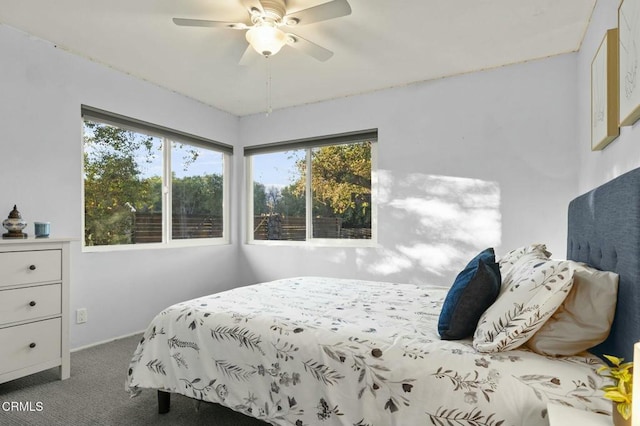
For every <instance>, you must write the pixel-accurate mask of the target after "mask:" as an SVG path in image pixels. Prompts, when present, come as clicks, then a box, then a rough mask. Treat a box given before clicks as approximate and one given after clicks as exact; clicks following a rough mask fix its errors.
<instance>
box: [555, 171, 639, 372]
mask: <svg viewBox="0 0 640 426" xmlns="http://www.w3.org/2000/svg"><path fill="white" fill-rule="evenodd" d="M567 258H568V259H572V260H576V261H579V262H585V263H588V264H590V265H591V266H594V267H595V268H597V269H600V270H607V271H613V272H616V273H618V274H619V275H620V284H619V288H618V304H617V307H616V316H615V319H614V321H613V326H612V328H611V332H610V333H609V337H608V338H607V340H606V341H605V342H604V343H602V344H601V345H598V346H596V347H595V348H593V349H592V352H593V353H595V354H597V355H602V354H609V355H614V356H618V357H624V358H625V359H626V360H628V361H631V360H632V359H633V344H634V343H635V342H637V341H640V168H639V169H635V170H632V171H630V172H627V173H625V174H623V175H621V176H619V177H617V178H615V179H613V180H611V181H609V182H607V183H605V184H603V185H601V186H599V187H598V188H596V189H594V190H592V191H589V192H587V193H586V194H584V195H581V196H579V197H577V198H576V199H574V200H573V201H571V203H570V204H569V229H568V244H567Z"/></svg>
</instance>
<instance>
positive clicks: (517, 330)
mask: <svg viewBox="0 0 640 426" xmlns="http://www.w3.org/2000/svg"><path fill="white" fill-rule="evenodd" d="M574 267H575V264H574V263H572V262H569V261H561V260H552V259H540V258H539V257H535V256H532V257H529V256H523V257H522V258H521V259H519V260H518V261H517V262H516V263H515V264H514V265H513V267H512V270H510V272H509V278H508V279H507V280H505V281H503V282H502V288H501V290H500V295H499V296H498V299H497V300H496V301H495V302H494V303H493V305H491V306H490V307H489V308H488V309H487V310H486V311H485V312H484V313H483V314H482V316H481V317H480V321H479V322H478V327H477V328H476V332H475V334H474V336H473V346H474V348H476V350H477V351H479V352H499V351H506V350H510V349H515V348H517V347H518V346H520V345H522V344H523V343H525V342H526V341H527V340H528V339H529V338H530V337H531V336H533V334H534V333H535V332H536V331H538V330H539V329H540V328H541V327H542V326H543V325H544V323H545V322H546V321H547V319H549V317H551V315H553V313H554V312H555V311H556V309H558V307H559V306H560V305H561V304H562V302H563V301H564V299H565V298H566V297H567V294H569V290H571V287H572V285H573V270H574Z"/></svg>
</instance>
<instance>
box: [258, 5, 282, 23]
mask: <svg viewBox="0 0 640 426" xmlns="http://www.w3.org/2000/svg"><path fill="white" fill-rule="evenodd" d="M260 4H262V10H264V16H263V18H264V19H265V20H268V21H273V22H276V23H280V22H281V21H282V17H283V16H284V15H285V14H286V13H287V6H286V4H285V0H260Z"/></svg>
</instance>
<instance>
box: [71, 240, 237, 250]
mask: <svg viewBox="0 0 640 426" xmlns="http://www.w3.org/2000/svg"><path fill="white" fill-rule="evenodd" d="M229 244H230V242H229V240H228V239H226V238H215V239H209V238H203V239H194V240H175V241H172V242H170V243H145V244H120V245H111V246H85V245H83V246H82V252H83V253H104V252H111V251H127V250H158V249H175V248H182V247H205V246H223V245H229Z"/></svg>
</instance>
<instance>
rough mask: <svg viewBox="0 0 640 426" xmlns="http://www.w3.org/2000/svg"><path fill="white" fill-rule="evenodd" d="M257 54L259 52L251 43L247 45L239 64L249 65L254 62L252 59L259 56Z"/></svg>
mask: <svg viewBox="0 0 640 426" xmlns="http://www.w3.org/2000/svg"><path fill="white" fill-rule="evenodd" d="M257 54H258V52H256V51H255V50H254V49H253V47H251V45H249V46H247V48H246V49H245V51H244V53H243V54H242V57H241V58H240V61H239V62H238V65H241V66H245V65H249V64H250V63H251V62H252V60H253V59H254V58H255V57H256V56H257Z"/></svg>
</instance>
